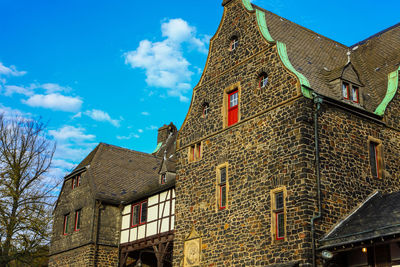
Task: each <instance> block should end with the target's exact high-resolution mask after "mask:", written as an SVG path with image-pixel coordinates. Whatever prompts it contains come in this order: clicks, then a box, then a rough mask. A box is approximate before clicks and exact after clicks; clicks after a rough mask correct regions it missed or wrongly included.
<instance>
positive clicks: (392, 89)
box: [374, 67, 400, 116]
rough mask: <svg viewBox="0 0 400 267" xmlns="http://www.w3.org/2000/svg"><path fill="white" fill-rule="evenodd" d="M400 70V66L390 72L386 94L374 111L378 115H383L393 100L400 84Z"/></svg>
mask: <svg viewBox="0 0 400 267" xmlns="http://www.w3.org/2000/svg"><path fill="white" fill-rule="evenodd" d="M399 72H400V67H399V68H398V69H397V70H395V71H393V72H391V73H389V75H388V87H387V91H386V95H385V97H384V98H383V100H382V102H381V103H380V104H379V106H378V107H377V108H376V110H375V112H374V113H375V114H376V115H379V116H383V115H384V114H385V110H386V108H387V106H388V105H389V103H390V101H392V99H393V97H394V96H395V95H396V92H397V88H398V86H399Z"/></svg>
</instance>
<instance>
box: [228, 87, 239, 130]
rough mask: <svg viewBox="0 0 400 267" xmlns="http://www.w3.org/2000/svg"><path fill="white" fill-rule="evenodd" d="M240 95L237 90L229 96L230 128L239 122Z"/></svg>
mask: <svg viewBox="0 0 400 267" xmlns="http://www.w3.org/2000/svg"><path fill="white" fill-rule="evenodd" d="M238 108H239V94H238V90H235V91H233V92H231V93H229V94H228V126H229V125H232V124H235V123H236V122H237V121H238Z"/></svg>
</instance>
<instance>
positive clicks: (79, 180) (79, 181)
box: [76, 174, 81, 187]
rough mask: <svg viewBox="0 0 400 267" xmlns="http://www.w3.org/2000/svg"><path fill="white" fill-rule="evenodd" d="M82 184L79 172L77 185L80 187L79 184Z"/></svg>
mask: <svg viewBox="0 0 400 267" xmlns="http://www.w3.org/2000/svg"><path fill="white" fill-rule="evenodd" d="M80 185H81V175H80V174H78V175H77V176H76V187H78V186H80Z"/></svg>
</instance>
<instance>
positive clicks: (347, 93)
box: [342, 83, 350, 100]
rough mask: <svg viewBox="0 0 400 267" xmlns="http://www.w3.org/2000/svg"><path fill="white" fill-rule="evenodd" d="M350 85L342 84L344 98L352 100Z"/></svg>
mask: <svg viewBox="0 0 400 267" xmlns="http://www.w3.org/2000/svg"><path fill="white" fill-rule="evenodd" d="M349 86H350V85H349V84H348V83H343V84H342V91H343V98H344V99H347V100H349V99H350V88H349Z"/></svg>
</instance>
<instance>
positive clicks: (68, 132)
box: [49, 125, 96, 142]
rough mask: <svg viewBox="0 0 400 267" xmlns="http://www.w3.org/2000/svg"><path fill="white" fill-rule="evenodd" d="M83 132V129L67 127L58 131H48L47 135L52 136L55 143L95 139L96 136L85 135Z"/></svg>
mask: <svg viewBox="0 0 400 267" xmlns="http://www.w3.org/2000/svg"><path fill="white" fill-rule="evenodd" d="M85 131H86V130H85V129H84V128H81V127H75V126H69V125H67V126H64V127H62V128H60V129H58V130H50V131H49V134H50V135H52V136H53V137H54V138H55V139H56V140H57V141H64V140H72V141H74V142H77V141H85V140H93V139H95V138H96V136H94V135H92V134H85Z"/></svg>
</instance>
